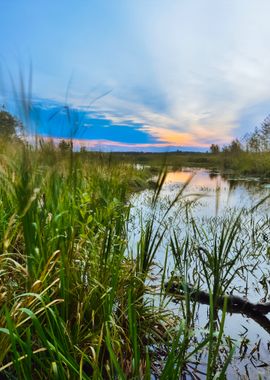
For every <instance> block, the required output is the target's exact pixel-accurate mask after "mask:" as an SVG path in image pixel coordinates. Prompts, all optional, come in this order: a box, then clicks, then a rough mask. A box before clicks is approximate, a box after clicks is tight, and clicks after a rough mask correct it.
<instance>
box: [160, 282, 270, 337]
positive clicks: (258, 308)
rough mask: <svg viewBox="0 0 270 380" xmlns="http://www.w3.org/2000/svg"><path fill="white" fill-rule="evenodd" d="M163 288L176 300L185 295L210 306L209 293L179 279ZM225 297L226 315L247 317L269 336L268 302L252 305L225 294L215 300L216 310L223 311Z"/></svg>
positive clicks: (269, 311)
mask: <svg viewBox="0 0 270 380" xmlns="http://www.w3.org/2000/svg"><path fill="white" fill-rule="evenodd" d="M165 288H166V289H167V292H168V293H170V294H172V295H173V296H174V298H175V299H176V300H177V299H183V296H184V295H185V293H187V294H188V295H189V298H190V299H191V300H192V301H196V302H199V303H201V304H205V305H210V295H209V293H207V292H205V291H204V290H200V289H196V288H194V287H192V286H190V285H188V284H183V283H182V282H181V280H180V279H178V280H177V279H176V280H173V281H172V280H171V281H169V282H168V283H166V284H165ZM225 297H226V298H227V310H226V311H227V312H228V313H240V314H244V315H246V316H247V317H249V318H252V319H253V320H254V321H255V322H257V323H258V324H259V325H260V326H261V327H263V328H264V329H265V330H266V331H267V332H268V333H269V334H270V320H269V319H268V318H267V317H266V314H268V313H270V302H265V303H261V302H258V303H252V302H250V301H248V300H246V299H244V298H241V297H239V296H235V295H232V294H226V295H224V296H221V297H218V298H217V301H216V302H215V307H216V308H218V309H223V306H224V301H225Z"/></svg>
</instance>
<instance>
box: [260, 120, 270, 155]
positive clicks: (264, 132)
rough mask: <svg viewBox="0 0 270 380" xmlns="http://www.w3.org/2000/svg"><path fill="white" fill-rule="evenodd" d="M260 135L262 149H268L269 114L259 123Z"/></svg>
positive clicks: (269, 146) (269, 138) (269, 143)
mask: <svg viewBox="0 0 270 380" xmlns="http://www.w3.org/2000/svg"><path fill="white" fill-rule="evenodd" d="M260 135H261V140H262V146H263V150H264V151H269V150H270V116H269V115H268V116H267V117H266V118H265V119H264V121H263V122H262V123H261V128H260Z"/></svg>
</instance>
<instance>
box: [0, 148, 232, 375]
mask: <svg viewBox="0 0 270 380" xmlns="http://www.w3.org/2000/svg"><path fill="white" fill-rule="evenodd" d="M0 170H1V180H0V194H1V202H0V242H1V255H0V289H1V295H0V296H1V297H0V347H1V350H0V375H1V378H4V379H35V380H36V379H116V378H119V379H142V378H144V379H150V378H151V376H156V377H158V378H160V379H178V378H181V376H182V375H183V376H184V374H189V375H190V376H195V375H196V373H197V374H201V375H200V376H204V377H206V378H207V379H212V378H214V376H215V378H225V371H226V368H227V365H228V363H229V361H230V359H231V356H232V351H231V350H230V351H229V353H228V355H227V359H226V362H225V364H224V366H220V363H219V355H220V348H221V346H223V344H224V341H223V331H224V321H225V312H226V304H225V305H224V310H223V313H222V316H221V320H220V323H219V324H217V321H216V319H217V316H216V312H215V302H216V300H217V298H218V297H219V295H221V294H224V292H225V291H226V290H227V289H228V286H229V285H230V283H231V278H232V276H233V275H234V273H235V272H233V268H234V264H235V262H236V257H234V258H231V248H232V243H233V242H234V240H235V239H236V238H237V233H238V231H239V219H237V218H236V219H235V221H234V222H232V224H231V225H230V226H227V225H224V228H223V229H222V233H221V235H220V236H219V237H217V236H216V240H215V243H214V246H212V248H213V249H212V250H210V248H207V247H204V248H203V247H198V245H197V246H196V244H197V243H196V244H195V243H194V242H193V241H192V239H190V238H189V237H186V238H185V239H180V238H179V237H177V235H176V234H173V233H172V236H171V238H170V244H168V245H167V247H166V249H165V253H164V263H163V268H162V270H161V275H160V283H161V286H160V288H159V292H158V293H157V291H156V290H155V291H154V290H153V288H152V287H151V286H149V284H150V285H151V280H150V277H151V271H152V270H153V268H154V267H155V266H156V261H155V260H156V254H157V251H158V250H160V249H163V246H164V245H162V244H163V243H164V236H165V233H166V232H167V231H166V224H162V223H161V222H157V218H156V211H155V210H156V208H157V205H158V201H159V197H160V195H161V193H162V187H163V184H164V182H165V178H166V171H162V172H161V173H160V175H159V177H158V181H157V184H156V188H155V190H154V191H153V196H152V201H151V202H152V203H151V207H152V210H153V213H152V214H151V216H150V218H149V219H148V220H147V221H146V222H145V223H142V225H141V228H140V236H139V238H138V244H137V246H136V247H131V248H130V246H129V242H128V234H127V221H128V220H129V213H130V206H129V202H128V198H129V195H130V193H131V192H132V191H133V190H134V184H135V187H136V184H138V183H140V182H141V181H144V180H145V177H144V176H145V174H144V173H143V172H141V171H136V169H134V168H133V166H130V165H126V164H123V163H121V162H114V161H112V159H111V158H110V157H109V159H108V156H106V155H104V156H103V155H102V154H100V155H96V156H94V155H89V156H88V155H85V154H84V153H81V154H79V153H73V152H70V154H65V153H61V152H60V151H58V150H57V149H55V148H54V147H53V146H52V145H51V146H50V145H47V144H44V143H41V144H40V145H39V148H35V149H34V148H32V147H30V146H27V145H25V144H23V143H16V144H11V145H10V146H2V154H1V156H0ZM187 185H188V183H187V184H186V185H185V186H184V187H183V188H181V189H180V190H179V192H178V193H177V194H176V196H175V197H174V198H173V200H172V201H171V202H170V204H169V205H168V207H167V209H166V210H164V215H163V217H164V218H165V217H166V216H167V215H169V213H170V211H171V209H172V208H173V207H174V205H175V204H177V202H178V201H179V200H180V199H181V197H182V195H183V192H184V190H185V187H186V186H187ZM194 228H197V229H198V231H199V232H200V228H199V226H195V227H194ZM197 235H198V236H200V234H197ZM194 247H197V248H196V249H197V253H198V255H197V260H198V261H199V263H200V267H201V271H202V272H201V273H202V274H204V281H206V282H207V284H208V288H209V291H210V293H211V295H212V298H211V299H212V302H211V305H210V317H209V325H208V330H207V334H206V335H205V337H204V338H203V339H201V340H197V339H196V326H195V323H194V319H195V317H194V316H195V310H196V307H197V303H196V302H193V301H191V298H190V296H189V292H188V289H186V291H185V293H184V298H183V300H182V303H181V306H179V308H180V310H181V313H180V314H179V313H174V311H173V310H172V308H170V307H168V302H169V301H170V300H171V298H170V296H169V295H168V294H167V292H166V291H165V290H164V286H163V285H164V283H165V281H166V280H167V274H166V273H167V269H168V268H167V261H168V255H169V254H170V253H172V254H173V255H174V257H175V269H174V271H175V272H177V271H178V272H181V275H182V277H183V281H184V282H185V281H186V282H187V281H188V265H189V252H190V250H192V249H193V248H194ZM200 281H202V278H201V280H200ZM157 297H159V298H158V302H156V299H157ZM165 300H167V302H165ZM207 353H208V354H207ZM205 355H206V356H207V363H208V364H206V365H205V366H203V365H202V364H201V358H202V357H204V356H205ZM218 363H219V364H218ZM217 368H219V372H217ZM203 373H204V375H202V374H203ZM217 373H218V375H217Z"/></svg>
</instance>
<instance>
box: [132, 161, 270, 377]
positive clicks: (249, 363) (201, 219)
mask: <svg viewBox="0 0 270 380" xmlns="http://www.w3.org/2000/svg"><path fill="white" fill-rule="evenodd" d="M188 181H190V182H189V184H188V186H187V187H186V188H185V190H184V191H183V196H182V197H181V198H180V200H179V201H178V202H176V204H175V205H174V207H173V208H172V209H171V211H170V212H169V213H168V215H167V216H166V218H164V212H166V209H167V207H168V204H169V203H170V201H171V200H173V199H174V197H175V196H176V194H177V193H178V192H179V190H180V189H181V188H182V187H183V186H184V184H185V183H187V182H188ZM152 194H153V191H152V190H145V191H142V192H141V193H138V194H135V195H134V196H133V197H132V198H131V204H132V206H133V207H132V210H131V224H132V225H131V227H130V241H131V242H132V243H131V246H132V247H134V246H135V245H136V242H137V241H138V239H139V231H140V226H141V223H144V222H145V221H146V220H147V219H148V218H149V216H151V214H152V213H153V210H152V206H151V202H150V200H151V197H152ZM268 195H270V186H269V183H267V182H266V183H265V182H264V183H262V182H261V181H259V179H257V178H230V177H227V178H225V177H222V176H221V175H220V174H218V173H213V172H210V171H207V170H205V169H189V168H185V169H183V170H182V171H177V172H169V173H168V175H167V178H166V181H165V184H164V186H163V189H162V191H161V194H160V198H159V202H158V206H157V211H156V216H155V218H156V226H157V227H158V226H159V225H160V224H162V226H163V228H164V229H166V233H165V237H164V242H163V244H162V245H161V247H160V248H159V250H158V252H157V255H156V260H157V263H158V264H159V265H160V266H161V267H162V265H163V264H164V255H165V251H166V248H167V247H168V243H169V238H170V236H171V234H172V231H174V232H175V233H176V234H177V236H178V238H179V241H181V240H183V239H184V238H185V237H186V236H187V235H189V234H190V235H191V234H193V233H194V231H193V230H192V231H191V227H190V226H191V223H190V221H191V220H193V221H195V222H196V224H197V225H198V226H200V228H201V230H204V233H205V236H208V235H209V234H211V228H212V227H213V225H215V228H216V229H218V227H219V225H220V226H222V224H223V222H224V220H227V221H228V220H230V218H231V219H233V217H235V216H236V215H237V214H238V213H239V212H240V210H242V212H243V226H242V228H241V234H240V235H239V236H238V239H239V241H240V240H241V241H242V244H244V246H245V252H244V253H243V258H242V259H241V260H242V264H244V265H246V268H245V269H244V270H243V271H242V275H241V276H235V279H234V280H233V282H232V286H231V289H230V290H231V291H232V292H233V294H236V295H240V296H243V297H247V298H248V299H249V300H250V301H252V302H259V301H261V300H263V301H269V299H270V294H268V293H269V292H268V288H269V290H270V260H269V249H268V239H269V245H270V224H269V223H268V215H270V214H269V211H270V202H269V200H266V201H265V202H264V203H263V204H262V205H260V206H259V207H258V208H257V209H256V210H254V211H253V212H252V216H251V214H250V210H251V209H252V208H254V206H255V205H256V204H258V203H259V202H260V200H261V199H263V198H264V197H267V196H268ZM211 226H212V227H211ZM254 231H255V233H256V235H255V239H256V242H255V243H254V242H252V239H253V238H254ZM236 243H237V242H236ZM195 261H196V258H195V259H192V258H191V259H190V262H189V263H188V265H189V273H190V279H191V280H192V273H193V272H194V268H195V266H196V263H195ZM173 268H174V260H173V258H172V256H169V261H168V270H167V272H168V277H169V276H170V273H171V271H172V270H173ZM201 288H202V289H204V290H207V287H206V286H205V287H204V286H201ZM207 317H208V307H207V306H205V305H200V306H199V307H198V312H197V318H196V325H197V328H198V331H199V330H200V329H203V328H204V327H205V326H206V324H207ZM269 318H270V315H269ZM269 325H270V322H269ZM225 334H226V335H227V336H229V337H230V338H231V339H232V340H233V341H234V342H235V343H236V344H237V346H238V351H237V350H236V354H235V359H234V362H233V364H232V365H231V366H230V368H229V371H228V378H229V379H242V378H243V379H244V378H246V379H248V378H250V379H257V378H258V376H259V374H260V375H261V376H262V378H264V379H270V350H269V347H270V335H269V333H268V332H267V331H266V330H265V329H264V328H263V327H262V326H260V325H259V324H258V323H256V322H255V321H253V320H252V319H250V318H247V317H245V316H243V315H241V314H232V315H230V314H227V318H226V326H225ZM243 340H245V341H246V343H247V345H248V348H247V352H246V354H245V355H244V357H243V358H240V356H241V355H240V350H239V347H240V345H241V343H242V342H243ZM256 347H257V348H258V350H256ZM202 378H203V377H202Z"/></svg>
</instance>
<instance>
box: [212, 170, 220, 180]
mask: <svg viewBox="0 0 270 380" xmlns="http://www.w3.org/2000/svg"><path fill="white" fill-rule="evenodd" d="M219 175H220V174H219V173H218V172H216V171H210V172H209V178H210V179H215V178H217V177H218V176H219Z"/></svg>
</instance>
